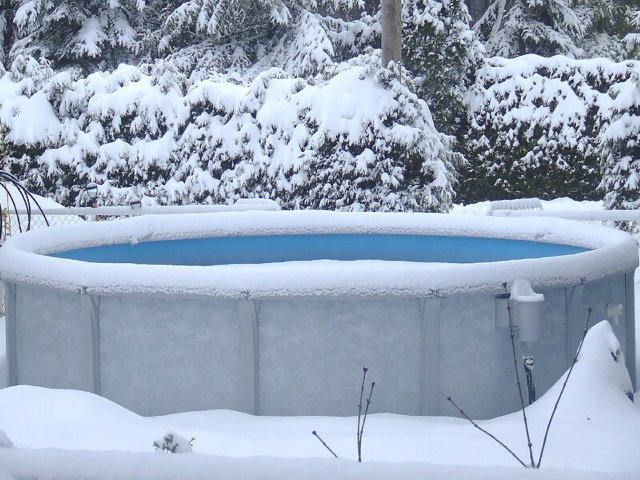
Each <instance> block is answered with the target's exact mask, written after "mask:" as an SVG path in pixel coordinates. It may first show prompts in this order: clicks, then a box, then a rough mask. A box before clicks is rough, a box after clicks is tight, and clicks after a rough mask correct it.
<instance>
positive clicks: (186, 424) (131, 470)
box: [0, 199, 640, 480]
mask: <svg viewBox="0 0 640 480" xmlns="http://www.w3.org/2000/svg"><path fill="white" fill-rule="evenodd" d="M543 205H544V208H545V209H559V210H567V209H572V208H580V209H582V208H601V206H600V205H599V203H598V202H579V203H578V202H573V201H571V200H568V199H558V200H555V201H552V202H543ZM486 207H487V204H477V205H473V206H468V207H462V206H459V207H456V209H455V213H462V214H484V213H485V210H486ZM636 290H638V289H637V288H636ZM638 293H639V292H637V293H636V295H637V298H640V296H638ZM638 303H640V302H638ZM636 308H637V307H636ZM3 320H4V319H2V320H0V382H2V380H3V379H2V378H1V377H2V363H3V360H4V359H3V355H2V354H4V351H3V349H4V321H3ZM638 345H640V342H638ZM623 364H624V359H623V355H622V354H621V352H619V344H618V342H617V339H615V337H614V336H613V334H612V332H611V329H610V327H609V326H608V324H607V323H600V324H598V325H596V326H595V327H594V328H592V329H591V330H590V332H589V335H588V337H587V339H586V341H585V343H584V347H583V349H582V352H581V356H580V360H579V362H578V363H577V364H576V367H575V369H574V370H573V372H572V374H571V378H570V380H569V383H568V387H567V389H566V391H565V395H564V398H563V400H562V402H561V403H560V407H559V408H558V411H557V414H556V418H555V420H554V423H553V426H552V428H551V431H550V435H549V441H548V443H547V446H546V448H545V454H544V457H543V462H542V463H543V464H542V469H541V470H540V471H532V470H525V469H524V468H522V467H521V466H519V465H518V463H517V461H516V460H515V459H514V458H513V457H512V456H511V455H509V453H508V452H506V451H505V450H503V449H502V448H501V447H500V446H499V445H497V444H496V443H495V442H493V441H492V440H491V439H489V438H488V437H486V436H485V435H483V434H482V433H481V432H479V431H478V430H477V429H475V428H474V427H473V426H471V425H470V424H469V423H468V422H466V421H465V420H462V419H456V418H446V417H408V416H401V415H390V414H377V415H372V416H370V417H369V418H368V419H367V423H366V428H365V433H364V440H363V460H364V463H363V464H358V463H357V462H356V461H355V460H356V458H357V453H356V435H355V430H356V424H357V419H356V418H355V417H349V418H340V417H286V418H283V417H257V416H252V415H248V414H243V413H238V412H232V411H226V410H215V411H206V412H188V413H181V414H174V415H168V416H163V417H153V418H145V417H140V416H138V415H136V414H134V413H132V412H130V411H128V410H126V409H124V408H123V407H120V406H118V405H116V404H114V403H112V402H110V401H109V400H106V399H104V398H101V397H99V396H96V395H93V394H90V393H86V392H79V391H70V390H49V389H44V388H39V387H30V386H19V387H11V388H6V389H3V390H0V480H5V479H13V478H96V479H100V478H136V479H145V478H149V479H154V480H155V479H163V478H176V477H177V478H211V477H222V478H304V479H308V478H366V479H377V478H403V479H404V478H407V479H411V478H435V479H450V478H474V479H476V478H479V479H482V478H487V479H503V478H504V479H507V478H516V477H517V478H525V479H526V478H528V477H533V476H534V475H535V478H536V479H540V478H545V479H563V480H565V479H592V478H593V479H607V478H611V479H614V478H615V479H616V480H620V479H622V480H624V479H635V478H638V475H639V474H640V456H638V446H639V445H640V404H633V403H631V402H630V401H629V400H628V398H627V396H626V395H625V391H626V390H629V389H630V381H629V378H628V373H627V372H626V369H625V368H624V367H623ZM638 371H640V368H639V369H638ZM372 373H373V372H372ZM514 388H515V387H514ZM560 388H561V381H559V382H558V384H556V385H555V386H554V387H553V388H552V389H551V390H550V391H549V392H547V394H545V395H544V396H543V397H542V398H541V399H539V400H538V401H537V402H536V403H535V404H534V405H532V406H531V407H529V408H528V409H527V414H528V419H529V424H530V426H531V437H532V443H533V445H534V451H535V452H536V455H535V460H536V461H537V458H538V455H537V453H538V452H539V449H540V447H541V444H542V438H543V437H544V429H545V427H546V423H547V419H548V417H549V415H550V412H551V411H552V409H553V405H554V403H555V399H556V398H557V395H558V391H559V389H560ZM373 401H375V395H374V397H373ZM462 407H464V405H462ZM355 409H356V406H354V413H355ZM481 425H482V426H483V427H484V428H487V429H488V430H489V431H491V432H492V433H495V434H496V435H497V436H498V437H499V438H500V439H501V440H503V441H504V442H505V443H506V444H508V445H509V446H510V447H511V448H512V449H513V450H514V451H515V453H516V454H517V455H518V456H520V457H521V458H522V459H523V460H524V461H525V462H527V463H528V462H529V455H528V452H527V448H526V437H525V433H524V429H523V426H522V415H521V413H514V414H511V415H507V416H504V417H500V418H496V419H493V420H488V421H483V422H481ZM312 430H317V432H318V433H319V434H320V435H321V436H322V438H323V439H324V440H325V441H327V443H328V444H329V445H330V446H331V448H333V449H334V450H335V451H336V453H337V454H338V455H339V456H340V457H341V459H340V460H336V459H334V458H332V457H331V454H330V453H329V452H328V451H327V450H325V449H324V447H323V446H322V445H321V444H320V443H319V442H318V440H317V439H316V438H314V437H313V436H312V435H311V431H312ZM167 431H175V432H177V433H178V434H180V435H182V436H184V437H186V438H191V437H195V440H194V442H193V451H194V453H187V454H181V455H177V454H176V455H172V454H166V453H153V447H152V443H153V441H154V440H155V439H157V438H159V437H162V436H163V435H164V433H165V432H167ZM2 432H6V436H7V437H8V439H10V441H12V442H13V446H12V447H11V448H2V445H3V439H4V436H3V435H2ZM4 443H6V440H4Z"/></svg>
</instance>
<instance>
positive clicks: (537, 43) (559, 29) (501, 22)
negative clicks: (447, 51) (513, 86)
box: [474, 0, 585, 58]
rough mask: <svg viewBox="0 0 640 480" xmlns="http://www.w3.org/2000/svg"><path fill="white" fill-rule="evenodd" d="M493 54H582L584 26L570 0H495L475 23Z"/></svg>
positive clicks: (508, 56) (505, 55)
mask: <svg viewBox="0 0 640 480" xmlns="http://www.w3.org/2000/svg"><path fill="white" fill-rule="evenodd" d="M474 30H475V31H476V32H477V33H478V35H479V37H480V39H481V40H482V41H483V42H484V43H485V46H486V49H487V52H488V53H489V55H491V56H501V57H507V58H513V57H516V56H519V55H524V54H527V53H535V54H538V55H542V56H552V55H556V54H563V55H569V56H572V57H579V56H581V54H582V51H581V49H580V48H579V47H578V46H576V42H579V41H580V40H581V39H582V37H583V36H584V34H585V26H584V24H583V23H582V22H581V21H580V18H579V17H578V16H577V15H576V13H575V12H574V11H573V9H572V8H571V0H494V1H493V2H492V3H491V5H490V6H489V8H488V9H487V11H486V12H485V13H484V15H483V16H482V17H481V18H480V19H479V20H478V21H477V22H476V24H475V25H474Z"/></svg>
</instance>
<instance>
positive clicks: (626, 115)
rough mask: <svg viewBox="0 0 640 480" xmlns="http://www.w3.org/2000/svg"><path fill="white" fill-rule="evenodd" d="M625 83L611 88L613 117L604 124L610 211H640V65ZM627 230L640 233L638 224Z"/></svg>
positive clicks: (606, 201)
mask: <svg viewBox="0 0 640 480" xmlns="http://www.w3.org/2000/svg"><path fill="white" fill-rule="evenodd" d="M622 78H623V81H621V82H620V83H618V84H616V85H614V86H613V87H612V89H611V98H610V102H609V104H608V105H607V107H608V108H609V112H610V115H609V118H608V119H607V121H606V122H605V123H604V125H603V129H602V133H601V137H602V144H603V157H604V168H603V178H602V183H601V188H602V189H603V190H604V191H606V192H607V193H606V195H605V197H604V204H605V207H606V208H622V209H626V210H638V209H639V208H640V64H638V63H633V64H632V63H629V64H628V69H627V71H626V72H625V74H624V75H623V76H622ZM625 228H626V229H627V230H629V231H632V232H634V233H639V232H640V230H639V228H638V224H637V223H633V224H626V225H625Z"/></svg>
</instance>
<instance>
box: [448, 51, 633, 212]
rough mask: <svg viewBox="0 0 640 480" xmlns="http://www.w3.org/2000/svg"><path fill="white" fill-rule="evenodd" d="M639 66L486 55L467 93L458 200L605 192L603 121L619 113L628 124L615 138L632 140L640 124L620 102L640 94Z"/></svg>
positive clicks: (581, 195) (590, 195) (597, 195)
mask: <svg viewBox="0 0 640 480" xmlns="http://www.w3.org/2000/svg"><path fill="white" fill-rule="evenodd" d="M634 72H635V73H634ZM637 72H640V63H638V62H625V63H614V62H611V61H609V60H605V59H596V60H571V59H569V58H567V57H560V56H557V57H552V58H543V57H538V56H535V55H525V56H523V57H519V58H516V59H513V60H506V59H501V58H493V59H489V60H488V61H487V63H486V65H485V66H484V67H483V68H482V69H480V70H479V71H478V73H477V79H476V83H475V85H474V86H473V87H472V89H471V92H470V94H469V96H468V102H469V106H470V113H469V115H470V117H469V121H470V128H469V131H468V133H467V135H466V137H465V141H464V145H465V148H464V150H465V152H464V153H465V156H466V158H467V160H468V161H469V163H468V166H467V168H466V169H464V172H463V173H461V179H460V181H461V185H460V191H459V193H460V198H461V199H462V200H463V201H465V202H472V201H476V200H483V199H487V198H491V199H500V198H513V197H527V196H541V197H543V198H550V197H562V196H569V197H573V198H589V199H595V198H601V195H602V193H600V192H598V191H597V187H598V185H599V184H600V181H601V178H602V176H601V175H602V172H601V168H602V162H601V158H602V156H603V154H602V148H603V147H606V145H609V144H610V143H611V142H610V141H609V138H610V136H611V135H610V134H609V133H607V131H609V132H610V131H611V128H612V127H607V128H605V129H603V126H605V125H609V124H612V122H613V123H615V124H618V125H619V124H620V121H617V120H615V119H616V118H619V119H622V123H624V124H625V125H627V126H628V128H626V130H625V129H622V128H618V129H617V130H616V131H617V132H618V136H617V140H618V141H619V142H620V143H621V144H625V143H626V142H631V143H633V142H634V141H635V140H634V138H636V137H635V136H634V128H636V127H632V126H631V125H640V122H638V118H637V117H635V118H634V117H633V115H634V114H633V112H632V111H629V112H628V114H626V115H625V114H623V110H624V108H625V105H623V103H624V102H625V101H628V100H629V98H630V97H633V95H635V94H634V92H637V89H636V87H635V86H634V84H633V81H632V79H633V78H634V75H637ZM625 122H626V123H625ZM607 148H608V147H607ZM618 158H619V157H618ZM616 161H617V159H614V160H613V163H615V162H616ZM610 168H613V167H610ZM607 175H608V173H607V172H606V171H605V177H606V176H607ZM601 186H602V187H604V189H605V190H606V191H610V190H612V189H616V188H618V187H615V186H614V185H613V184H611V183H605V182H603V183H602V185H601Z"/></svg>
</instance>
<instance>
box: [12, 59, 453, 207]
mask: <svg viewBox="0 0 640 480" xmlns="http://www.w3.org/2000/svg"><path fill="white" fill-rule="evenodd" d="M29 61H30V62H31V60H29ZM378 63H379V58H378V57H377V55H372V56H371V55H366V56H363V57H358V58H356V59H354V60H352V61H350V62H348V63H343V64H337V65H334V66H333V67H332V69H330V70H328V73H327V75H326V77H327V78H328V79H327V80H322V79H320V78H317V79H308V80H303V79H300V78H295V77H292V76H290V75H289V74H287V73H286V72H285V71H283V70H281V69H269V70H267V71H265V72H263V73H261V74H259V75H258V76H257V77H256V78H255V79H254V80H253V81H251V82H250V83H248V84H243V82H242V81H240V80H238V79H236V80H234V78H233V77H226V78H225V77H215V76H214V77H212V78H210V79H205V80H195V81H188V80H187V79H186V78H185V77H184V75H183V74H181V73H180V72H179V71H177V70H176V68H174V67H173V66H172V65H171V64H169V63H164V62H158V63H156V64H155V66H154V67H149V68H147V69H145V68H137V67H134V66H126V65H121V66H120V67H119V68H118V69H116V70H115V71H113V72H111V73H107V72H97V73H94V74H91V75H89V76H87V77H86V78H77V79H74V78H73V76H72V75H71V74H69V73H67V72H62V73H58V74H56V75H53V73H52V72H49V71H47V72H46V75H44V74H41V75H40V76H41V77H43V78H42V80H41V87H40V88H39V89H35V88H33V85H32V82H33V80H32V79H29V78H27V77H26V76H25V77H24V78H21V77H20V76H19V75H17V74H16V73H15V72H8V73H6V74H5V75H4V76H3V77H2V78H0V86H1V87H2V88H0V97H1V100H0V104H1V105H2V109H1V110H0V123H2V125H3V126H5V128H6V129H7V131H8V133H7V140H8V142H9V145H10V148H9V158H8V161H9V164H10V167H11V170H12V171H13V172H14V173H15V174H17V176H18V177H20V178H24V179H26V180H27V184H28V186H29V187H30V188H32V189H34V190H35V191H38V192H41V193H48V194H50V195H53V196H54V197H55V199H56V200H57V201H59V202H60V203H63V204H69V203H71V202H73V201H74V200H75V198H76V196H77V194H78V192H79V190H80V189H81V188H82V187H83V186H84V185H85V184H86V183H88V182H89V181H95V182H97V183H99V184H101V185H102V186H101V189H100V194H101V196H102V202H103V203H117V202H119V201H120V198H118V197H120V196H123V195H126V194H128V193H127V192H130V190H129V189H128V187H131V186H138V187H139V189H140V190H141V191H139V192H137V194H138V195H139V196H142V195H146V196H151V197H156V198H157V200H158V201H159V202H160V203H192V202H198V203H218V202H229V201H232V200H235V199H237V198H239V197H263V198H272V199H277V200H279V201H280V202H281V204H282V205H283V206H284V207H286V208H307V207H313V208H322V209H347V210H349V209H351V210H386V211H400V210H420V211H446V210H448V209H449V207H450V206H451V200H452V195H453V187H452V184H453V182H454V163H455V162H456V156H455V155H454V154H453V153H452V152H451V149H450V147H449V145H448V138H447V137H445V136H443V135H441V134H439V133H438V132H437V131H436V130H435V127H434V126H433V121H432V118H431V115H430V113H429V109H428V107H427V105H426V104H425V103H424V102H423V101H422V100H420V99H419V98H418V97H416V96H415V95H414V94H412V93H411V92H410V91H409V90H408V89H407V88H406V87H404V86H403V85H401V84H400V83H399V82H398V81H397V80H395V79H393V78H391V77H390V76H389V75H388V72H386V71H385V70H379V69H378V68H376V67H374V66H373V65H377V64H378ZM31 69H32V70H34V71H37V72H41V71H42V68H40V69H38V68H36V66H33V67H32V68H31ZM122 189H125V190H122Z"/></svg>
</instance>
